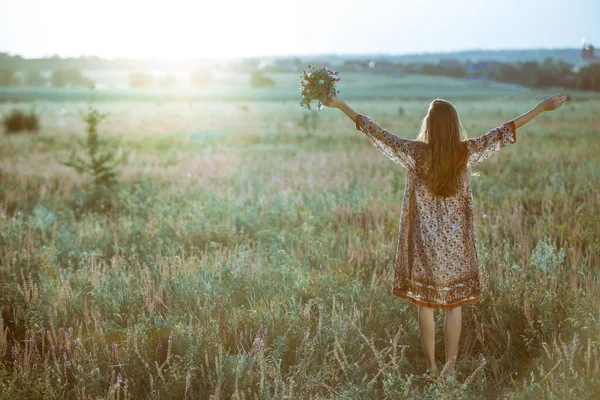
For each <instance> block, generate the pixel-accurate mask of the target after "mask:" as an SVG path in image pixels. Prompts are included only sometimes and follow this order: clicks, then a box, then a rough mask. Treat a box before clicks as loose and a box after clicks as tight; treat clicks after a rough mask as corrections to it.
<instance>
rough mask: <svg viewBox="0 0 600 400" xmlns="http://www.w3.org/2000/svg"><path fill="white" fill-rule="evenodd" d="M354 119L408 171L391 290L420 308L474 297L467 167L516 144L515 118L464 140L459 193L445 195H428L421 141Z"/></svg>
mask: <svg viewBox="0 0 600 400" xmlns="http://www.w3.org/2000/svg"><path fill="white" fill-rule="evenodd" d="M355 123H356V129H358V130H360V131H361V132H363V133H365V134H366V136H367V138H368V139H369V141H370V142H371V143H372V144H373V146H375V147H376V148H377V149H378V150H380V151H381V152H382V153H383V154H385V155H386V156H387V157H389V158H390V159H391V160H392V161H394V162H396V163H397V164H400V165H401V166H402V167H404V168H406V169H407V175H406V188H405V191H404V199H403V203H402V212H401V216H400V229H399V236H398V245H397V253H396V257H395V261H394V271H395V272H394V285H393V290H392V293H393V294H394V295H396V296H397V297H399V298H401V299H405V300H408V301H410V302H411V303H414V304H417V305H420V306H426V307H431V308H440V309H445V310H449V309H452V308H455V307H458V306H460V305H462V304H469V303H474V302H476V301H477V300H479V298H480V295H481V291H480V285H479V268H478V259H477V250H476V247H475V228H474V223H473V195H472V193H471V185H470V182H469V176H468V173H469V172H468V170H469V169H471V168H473V167H474V166H476V165H477V164H479V163H480V162H481V161H483V160H485V159H486V158H488V157H490V156H491V155H492V154H494V153H495V152H496V151H498V150H500V149H501V148H503V147H504V146H506V145H507V144H512V143H515V142H516V140H517V139H516V127H515V124H514V122H513V121H510V122H507V123H505V124H504V125H502V126H500V127H498V128H495V129H493V130H491V131H490V132H488V133H487V134H484V135H482V136H479V137H476V138H471V139H467V149H468V159H467V168H466V169H463V172H462V174H461V176H460V185H459V190H458V192H457V193H456V194H455V195H454V196H451V197H447V198H444V197H441V196H437V195H435V194H433V193H432V192H431V191H430V190H429V187H428V185H427V184H426V182H425V180H424V179H423V178H422V177H423V176H425V175H424V171H427V168H428V166H429V163H430V158H429V152H428V151H427V144H426V143H424V142H421V141H416V140H410V139H404V138H400V137H398V136H396V135H394V134H393V133H391V132H388V131H387V130H385V129H383V128H381V127H380V126H379V125H378V124H377V123H376V122H375V121H374V120H373V119H371V118H370V117H368V116H364V115H360V114H359V115H358V116H357V117H356V120H355Z"/></svg>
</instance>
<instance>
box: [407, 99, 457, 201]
mask: <svg viewBox="0 0 600 400" xmlns="http://www.w3.org/2000/svg"><path fill="white" fill-rule="evenodd" d="M466 139H467V135H466V133H465V131H464V129H463V127H462V125H461V124H460V118H459V117H458V112H457V111H456V109H455V108H454V106H453V105H452V103H450V102H449V101H446V100H443V99H435V100H433V101H432V102H431V104H430V105H429V110H428V112H427V115H426V116H425V118H423V121H422V122H421V130H420V132H419V136H417V140H420V141H422V142H425V143H427V144H428V145H429V146H428V148H429V150H430V155H431V166H430V168H429V171H428V173H427V181H428V183H429V187H430V188H431V191H432V192H433V193H434V194H436V195H439V196H442V197H450V196H453V195H454V194H456V192H457V190H458V185H459V176H460V172H461V171H462V169H463V168H465V167H466V160H467V144H466V142H465V140H466Z"/></svg>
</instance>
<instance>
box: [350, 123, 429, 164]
mask: <svg viewBox="0 0 600 400" xmlns="http://www.w3.org/2000/svg"><path fill="white" fill-rule="evenodd" d="M354 122H355V123H356V129H358V130H359V131H361V132H363V133H364V134H365V135H366V136H367V138H368V139H369V141H370V142H371V144H373V146H375V148H377V149H378V150H379V151H381V152H382V153H383V154H384V155H385V156H387V157H388V158H389V159H391V160H392V161H394V162H395V163H396V164H400V165H401V166H403V167H404V168H407V169H414V168H415V154H416V151H417V147H418V144H419V143H418V142H417V141H415V140H410V139H404V138H401V137H399V136H396V135H394V134H393V133H391V132H389V131H387V130H385V129H383V128H382V127H380V126H379V125H378V124H377V123H376V122H375V121H374V120H373V119H372V118H370V117H368V116H366V115H361V114H358V115H357V116H356V119H355V120H354Z"/></svg>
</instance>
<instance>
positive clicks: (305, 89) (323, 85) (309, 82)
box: [300, 65, 342, 111]
mask: <svg viewBox="0 0 600 400" xmlns="http://www.w3.org/2000/svg"><path fill="white" fill-rule="evenodd" d="M302 74H303V75H300V77H301V78H302V87H301V88H300V89H301V90H302V92H301V93H300V96H301V97H302V98H301V99H300V105H301V106H302V107H305V108H306V109H307V110H310V103H312V102H313V101H317V110H319V111H321V109H322V108H323V105H324V103H327V102H329V101H331V99H332V98H333V96H335V95H336V94H338V93H340V91H339V90H338V89H337V83H338V82H340V81H341V80H342V78H340V77H339V74H340V73H339V72H338V71H332V70H331V69H329V68H317V67H314V66H312V65H309V66H308V71H305V70H302Z"/></svg>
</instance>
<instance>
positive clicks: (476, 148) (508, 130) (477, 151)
mask: <svg viewBox="0 0 600 400" xmlns="http://www.w3.org/2000/svg"><path fill="white" fill-rule="evenodd" d="M516 133H517V129H516V127H515V123H514V121H510V122H507V123H505V124H504V125H502V126H500V127H498V128H495V129H492V130H491V131H489V132H488V133H486V134H485V135H481V136H479V137H476V138H472V139H467V151H468V154H469V156H468V159H467V168H472V167H474V166H476V165H477V164H479V163H480V162H482V161H483V160H485V159H487V158H489V157H490V156H492V155H493V154H494V153H496V152H497V151H498V150H500V149H501V148H503V147H504V146H506V145H508V144H513V143H515V142H516V141H517V135H516Z"/></svg>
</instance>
